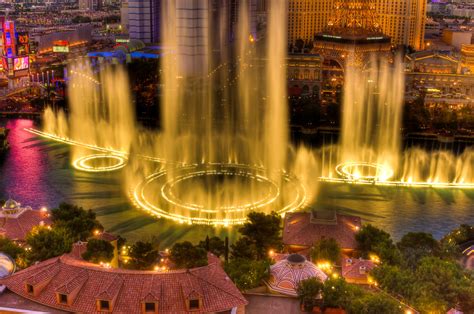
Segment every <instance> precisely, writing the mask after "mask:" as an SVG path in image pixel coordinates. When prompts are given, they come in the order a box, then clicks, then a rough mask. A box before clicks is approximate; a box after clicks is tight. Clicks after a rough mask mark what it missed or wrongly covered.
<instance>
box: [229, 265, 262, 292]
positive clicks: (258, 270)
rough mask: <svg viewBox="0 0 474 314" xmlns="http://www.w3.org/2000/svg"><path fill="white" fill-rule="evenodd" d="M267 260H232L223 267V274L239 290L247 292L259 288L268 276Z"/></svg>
mask: <svg viewBox="0 0 474 314" xmlns="http://www.w3.org/2000/svg"><path fill="white" fill-rule="evenodd" d="M269 267H270V262H269V261H268V260H261V261H257V260H248V259H242V258H234V259H232V260H231V261H230V262H228V263H226V264H225V265H224V269H225V272H226V273H227V275H229V277H230V278H231V279H232V281H233V282H234V283H235V285H236V286H237V287H238V288H239V289H240V290H248V289H252V288H256V287H258V286H260V284H261V283H262V281H263V280H267V279H268V276H269V271H268V269H269Z"/></svg>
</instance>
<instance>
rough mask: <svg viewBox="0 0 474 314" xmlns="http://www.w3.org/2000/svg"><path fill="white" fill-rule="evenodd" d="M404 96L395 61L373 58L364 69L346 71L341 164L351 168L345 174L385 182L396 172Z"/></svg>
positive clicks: (400, 72) (399, 63) (398, 62)
mask: <svg viewBox="0 0 474 314" xmlns="http://www.w3.org/2000/svg"><path fill="white" fill-rule="evenodd" d="M349 64H350V63H349ZM403 95H404V73H403V63H402V61H401V60H399V59H398V58H397V59H396V61H395V62H394V65H393V66H391V65H390V64H389V63H388V62H387V61H386V60H377V59H376V58H375V57H373V58H372V60H371V62H370V65H369V66H368V68H366V69H362V68H354V67H350V66H348V67H346V69H345V80H344V96H343V109H342V110H343V114H342V129H341V140H340V146H341V161H342V162H343V163H349V164H350V169H349V168H348V171H347V172H348V173H353V175H354V177H358V176H362V177H367V176H368V177H376V178H377V179H381V180H386V179H388V177H387V175H388V174H389V172H391V173H393V172H394V171H396V169H397V168H398V162H399V161H398V156H399V154H400V127H401V117H402V107H403ZM376 165H379V166H380V167H378V166H376ZM383 169H385V170H383ZM389 169H390V171H389ZM380 171H382V172H383V173H380Z"/></svg>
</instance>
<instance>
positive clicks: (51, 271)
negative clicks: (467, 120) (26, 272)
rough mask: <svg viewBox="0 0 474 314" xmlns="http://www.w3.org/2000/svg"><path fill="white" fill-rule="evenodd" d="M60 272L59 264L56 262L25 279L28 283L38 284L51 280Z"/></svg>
mask: <svg viewBox="0 0 474 314" xmlns="http://www.w3.org/2000/svg"><path fill="white" fill-rule="evenodd" d="M58 272H59V264H58V263H55V264H53V265H51V266H50V267H48V268H45V269H43V270H41V271H39V272H36V273H33V274H32V275H31V276H30V277H29V278H28V279H26V280H25V282H26V283H29V284H32V285H36V284H38V283H42V282H44V281H47V280H51V279H52V278H53V277H54V276H56V274H57V273H58Z"/></svg>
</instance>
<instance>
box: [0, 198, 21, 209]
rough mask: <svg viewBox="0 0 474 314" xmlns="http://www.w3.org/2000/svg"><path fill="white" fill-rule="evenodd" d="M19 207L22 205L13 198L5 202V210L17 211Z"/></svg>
mask: <svg viewBox="0 0 474 314" xmlns="http://www.w3.org/2000/svg"><path fill="white" fill-rule="evenodd" d="M18 207H20V204H19V203H18V202H17V201H15V200H12V199H11V198H9V199H8V200H7V201H6V202H5V205H3V208H5V209H15V208H18Z"/></svg>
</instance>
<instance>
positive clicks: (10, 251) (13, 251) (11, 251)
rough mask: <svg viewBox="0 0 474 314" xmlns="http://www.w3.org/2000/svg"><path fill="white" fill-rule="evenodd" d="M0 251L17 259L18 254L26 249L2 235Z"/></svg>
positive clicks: (0, 237)
mask: <svg viewBox="0 0 474 314" xmlns="http://www.w3.org/2000/svg"><path fill="white" fill-rule="evenodd" d="M0 252H2V253H5V254H7V255H8V256H10V257H11V258H13V259H14V260H16V259H17V258H18V256H19V255H21V254H22V253H23V252H24V250H23V248H22V247H21V246H19V245H18V244H16V243H15V242H13V241H12V240H10V239H8V238H5V237H2V236H0Z"/></svg>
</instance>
